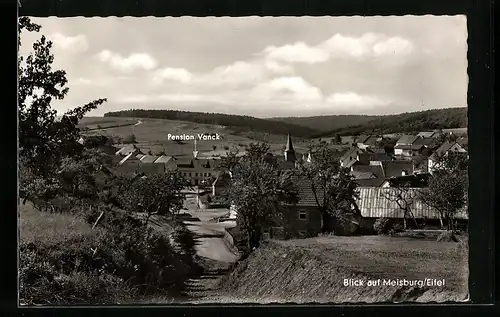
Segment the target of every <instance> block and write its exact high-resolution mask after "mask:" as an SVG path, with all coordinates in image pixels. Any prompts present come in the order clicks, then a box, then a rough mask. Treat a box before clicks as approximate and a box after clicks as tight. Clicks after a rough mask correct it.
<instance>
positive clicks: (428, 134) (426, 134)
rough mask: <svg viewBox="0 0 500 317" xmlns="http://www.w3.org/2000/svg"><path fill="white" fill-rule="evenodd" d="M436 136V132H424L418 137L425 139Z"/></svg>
mask: <svg viewBox="0 0 500 317" xmlns="http://www.w3.org/2000/svg"><path fill="white" fill-rule="evenodd" d="M435 135H436V132H434V131H422V132H419V133H418V134H417V136H420V137H423V138H432V137H433V136H435Z"/></svg>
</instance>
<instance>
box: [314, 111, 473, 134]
mask: <svg viewBox="0 0 500 317" xmlns="http://www.w3.org/2000/svg"><path fill="white" fill-rule="evenodd" d="M466 127H467V108H447V109H433V110H426V111H419V112H410V113H402V114H396V115H387V116H380V117H376V118H375V119H372V120H369V121H368V122H365V123H363V124H359V125H353V126H350V127H346V128H338V129H332V130H331V131H328V132H323V133H319V134H317V135H315V137H330V136H335V135H336V134H339V135H341V136H344V135H359V134H391V133H410V132H415V131H426V130H437V129H455V128H466Z"/></svg>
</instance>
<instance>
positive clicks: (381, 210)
mask: <svg viewBox="0 0 500 317" xmlns="http://www.w3.org/2000/svg"><path fill="white" fill-rule="evenodd" d="M397 190H398V189H396V188H380V187H379V188H374V187H360V188H359V197H358V198H357V204H358V208H359V209H360V212H361V216H362V217H363V219H364V220H365V221H366V222H367V223H370V222H371V223H372V224H373V223H374V222H375V220H376V219H378V218H381V217H383V218H390V219H404V211H403V210H402V209H401V208H400V207H399V205H398V204H397V202H395V201H392V200H391V199H388V197H390V196H391V195H396V194H397ZM419 190H420V188H409V189H408V193H409V195H412V196H413V197H417V195H418V191H419ZM410 208H411V211H412V214H413V216H414V218H415V219H416V220H417V223H419V222H420V223H422V222H428V223H429V222H430V223H432V222H434V223H439V219H440V217H439V213H438V212H437V210H435V209H434V208H432V207H429V206H427V205H426V204H424V203H422V202H421V201H420V200H418V199H414V200H413V203H412V204H411V206H410ZM455 218H456V219H457V220H458V221H459V222H465V223H466V222H467V220H468V208H467V206H466V207H464V208H463V209H462V210H460V211H459V212H458V213H457V215H456V216H455ZM409 224H411V222H409Z"/></svg>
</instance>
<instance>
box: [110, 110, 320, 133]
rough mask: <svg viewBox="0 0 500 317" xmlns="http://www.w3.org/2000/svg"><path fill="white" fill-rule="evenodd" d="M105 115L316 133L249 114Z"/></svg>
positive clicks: (135, 112) (168, 112) (172, 112)
mask: <svg viewBox="0 0 500 317" xmlns="http://www.w3.org/2000/svg"><path fill="white" fill-rule="evenodd" d="M104 116H105V117H129V118H130V117H136V118H154V119H166V120H179V121H188V122H195V123H198V124H213V125H222V126H227V127H229V128H231V129H233V130H235V131H247V130H253V131H258V132H262V133H270V134H287V133H293V134H294V135H295V136H301V137H308V136H310V135H313V134H316V133H318V130H317V129H315V128H311V127H305V126H302V125H295V124H291V123H287V122H283V121H272V120H269V119H260V118H255V117H250V116H242V115H232V114H224V113H205V112H191V111H178V110H144V109H132V110H124V111H116V112H108V113H105V114H104Z"/></svg>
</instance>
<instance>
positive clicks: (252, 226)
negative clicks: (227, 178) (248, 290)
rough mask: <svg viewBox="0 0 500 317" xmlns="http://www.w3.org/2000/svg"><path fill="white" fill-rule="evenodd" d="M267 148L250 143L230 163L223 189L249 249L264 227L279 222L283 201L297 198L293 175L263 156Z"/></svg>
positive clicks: (263, 145) (266, 146) (256, 242)
mask: <svg viewBox="0 0 500 317" xmlns="http://www.w3.org/2000/svg"><path fill="white" fill-rule="evenodd" d="M269 148H270V147H269V145H268V144H266V143H257V144H255V143H250V144H249V145H248V149H247V152H246V154H245V155H244V156H242V157H241V158H240V159H238V160H237V161H236V162H235V163H234V165H233V166H232V169H231V175H232V177H231V182H230V184H229V186H228V188H227V190H226V192H225V195H226V197H227V199H228V201H229V202H230V203H231V204H232V206H233V207H234V208H235V209H236V212H237V217H238V224H239V225H240V229H241V231H242V233H243V234H244V235H245V237H246V243H247V247H248V250H247V251H248V252H251V250H252V249H253V248H254V247H257V246H258V245H259V242H260V239H261V231H262V229H263V227H266V226H273V225H276V224H278V223H281V220H282V218H281V217H282V213H283V211H284V208H286V207H285V206H284V203H287V202H291V201H293V200H294V199H295V198H296V193H295V188H294V187H293V183H292V181H291V176H292V174H291V173H290V171H284V170H280V169H279V168H278V165H277V161H276V160H274V159H266V156H265V154H266V153H268V151H269ZM233 157H236V155H234V156H233ZM267 158H269V156H267Z"/></svg>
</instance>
